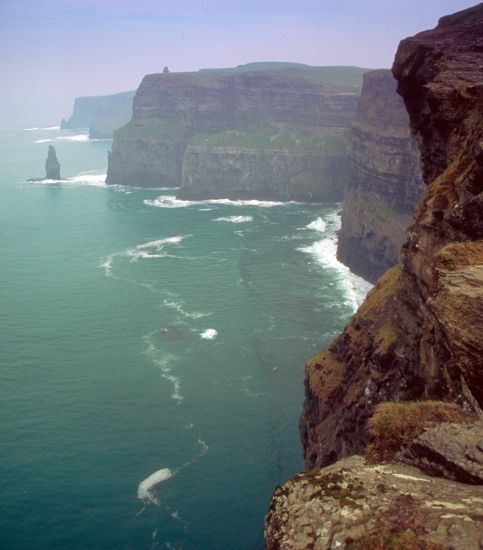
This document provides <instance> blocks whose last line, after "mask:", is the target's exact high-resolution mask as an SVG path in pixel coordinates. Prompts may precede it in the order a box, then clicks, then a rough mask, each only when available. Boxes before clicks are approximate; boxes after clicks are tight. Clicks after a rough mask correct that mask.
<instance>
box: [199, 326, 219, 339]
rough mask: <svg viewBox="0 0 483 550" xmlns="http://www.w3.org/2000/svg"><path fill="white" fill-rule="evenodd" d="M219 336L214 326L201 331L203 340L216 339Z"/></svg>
mask: <svg viewBox="0 0 483 550" xmlns="http://www.w3.org/2000/svg"><path fill="white" fill-rule="evenodd" d="M217 336H218V331H217V330H215V329H214V328H207V329H206V330H204V331H203V332H201V333H200V338H201V339H202V340H214V339H215V338H216V337H217Z"/></svg>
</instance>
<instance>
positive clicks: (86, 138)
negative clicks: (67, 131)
mask: <svg viewBox="0 0 483 550" xmlns="http://www.w3.org/2000/svg"><path fill="white" fill-rule="evenodd" d="M52 141H89V136H88V135H87V134H77V135H75V136H56V137H54V138H48V139H37V140H36V141H35V143H49V142H52Z"/></svg>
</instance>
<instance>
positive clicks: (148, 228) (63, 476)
mask: <svg viewBox="0 0 483 550" xmlns="http://www.w3.org/2000/svg"><path fill="white" fill-rule="evenodd" d="M0 143H1V147H2V151H4V154H3V155H2V158H1V159H0V186H1V187H0V189H1V196H2V200H1V201H0V220H1V224H2V227H1V232H2V235H3V246H4V249H3V253H2V255H1V257H0V262H1V272H2V280H1V283H0V300H1V303H2V308H1V313H0V319H1V321H0V322H1V326H2V346H1V348H0V363H1V371H0V376H1V385H0V388H1V390H0V392H1V402H2V414H1V415H0V429H1V434H2V438H1V441H2V452H1V454H0V468H1V471H2V485H1V488H0V506H1V509H2V511H3V514H2V526H1V529H0V546H1V547H2V548H52V549H60V548H62V549H65V548H72V549H75V548H86V547H93V548H116V549H118V548H183V549H195V548H209V549H226V548H233V549H238V548H239V549H247V548H259V547H261V546H262V525H263V516H264V514H265V512H266V509H267V505H268V502H269V498H270V496H271V494H272V492H273V489H274V487H275V485H276V484H277V483H280V482H282V481H284V480H286V479H287V478H288V477H290V476H291V475H293V474H295V473H296V472H297V471H299V470H300V469H301V467H302V458H301V450H300V444H299V435H298V429H297V420H298V415H299V413H300V410H301V404H302V401H303V365H304V361H305V360H306V359H307V358H308V357H310V355H311V354H313V353H315V352H317V351H319V350H320V349H321V348H322V347H324V346H325V345H327V344H328V343H330V341H331V340H332V339H333V338H334V336H335V335H337V333H338V332H339V331H340V330H341V328H342V327H343V325H344V324H345V322H346V321H347V319H348V317H349V316H350V315H351V314H352V313H353V311H354V308H355V306H356V304H357V303H358V302H359V301H360V300H361V299H362V296H363V295H364V293H365V291H366V290H367V289H368V285H367V284H364V282H363V281H362V280H360V279H358V278H355V277H353V276H350V275H349V273H348V270H347V269H345V268H344V267H343V266H341V265H340V264H339V263H338V262H337V260H336V259H335V242H336V231H337V229H338V227H339V217H338V216H337V213H338V212H339V210H340V205H338V204H331V205H314V204H312V205H307V204H294V203H291V204H280V203H269V202H267V203H260V202H256V201H254V202H252V201H246V202H240V201H238V202H232V201H203V202H194V203H190V202H186V201H178V200H176V199H175V198H174V192H173V191H171V190H142V189H134V188H118V187H115V188H107V187H106V186H105V185H104V183H103V181H104V177H105V172H106V164H107V161H106V156H107V151H108V149H109V148H110V146H111V142H110V141H109V140H108V141H88V140H87V138H86V137H85V134H83V133H80V132H79V133H77V134H70V133H67V132H61V131H60V130H58V129H57V128H55V127H49V128H45V129H42V128H41V129H29V130H27V129H21V130H3V131H2V132H1V134H0ZM50 143H53V144H54V145H55V146H56V149H57V156H58V158H59V160H60V163H61V172H62V174H63V176H64V177H66V180H65V181H63V182H60V183H54V182H43V183H28V182H27V181H26V180H27V179H28V178H29V177H35V176H42V175H43V165H44V161H45V157H46V153H47V146H48V145H49V144H50Z"/></svg>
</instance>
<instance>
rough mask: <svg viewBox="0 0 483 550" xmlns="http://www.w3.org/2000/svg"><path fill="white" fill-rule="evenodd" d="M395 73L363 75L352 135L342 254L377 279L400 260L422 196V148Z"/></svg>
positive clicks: (348, 262)
mask: <svg viewBox="0 0 483 550" xmlns="http://www.w3.org/2000/svg"><path fill="white" fill-rule="evenodd" d="M396 85H397V84H396V81H395V79H394V77H393V76H392V74H391V72H390V71H382V70H381V71H371V72H368V73H366V74H365V75H364V80H363V85H362V92H361V96H360V98H359V104H358V109H357V114H356V117H355V119H354V122H353V124H352V128H351V132H350V139H349V158H350V179H349V185H348V189H347V191H346V196H345V199H344V208H343V211H342V227H341V231H340V234H339V243H338V247H337V257H338V259H339V260H340V261H342V262H343V263H345V264H346V265H347V266H348V267H349V268H350V269H351V270H352V271H353V272H354V273H357V274H358V275H361V276H362V277H364V278H365V279H367V280H368V281H371V282H375V281H376V280H377V279H378V278H379V277H380V276H381V275H382V274H383V273H384V272H385V271H386V270H387V269H389V268H390V267H392V266H393V265H395V264H397V262H398V261H399V251H400V248H401V245H402V244H403V241H404V233H405V230H406V228H407V227H408V225H409V224H410V223H411V221H412V217H411V216H412V213H413V212H414V209H415V207H416V205H417V204H418V202H419V200H420V199H421V196H422V194H423V190H424V185H423V182H422V178H421V171H420V167H419V150H418V147H417V144H416V141H415V139H414V138H413V137H412V136H411V132H410V129H409V116H408V114H407V111H406V108H405V106H404V103H403V100H402V98H401V97H400V96H399V95H398V94H397V92H396Z"/></svg>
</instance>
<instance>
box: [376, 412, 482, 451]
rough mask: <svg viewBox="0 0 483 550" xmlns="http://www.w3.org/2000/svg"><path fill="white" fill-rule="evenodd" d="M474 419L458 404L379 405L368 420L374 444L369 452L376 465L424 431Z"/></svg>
mask: <svg viewBox="0 0 483 550" xmlns="http://www.w3.org/2000/svg"><path fill="white" fill-rule="evenodd" d="M472 419H473V416H472V415H471V414H469V413H467V412H465V411H464V410H463V409H461V408H460V407H459V406H458V405H456V404H455V403H446V402H443V401H406V402H401V403H380V404H379V405H377V407H376V408H375V410H374V414H373V415H372V417H371V418H370V419H369V422H368V428H369V434H370V436H371V442H370V444H369V447H368V450H367V456H368V458H369V460H371V461H373V462H378V461H384V460H391V459H392V458H393V457H394V455H395V454H396V453H397V452H398V451H399V450H400V449H401V448H402V447H404V446H405V445H408V444H409V443H411V441H413V440H414V439H415V438H416V437H418V436H419V435H420V434H422V433H423V430H424V428H427V427H430V426H435V425H436V424H439V423H441V422H460V423H463V422H468V421H470V420H472Z"/></svg>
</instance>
